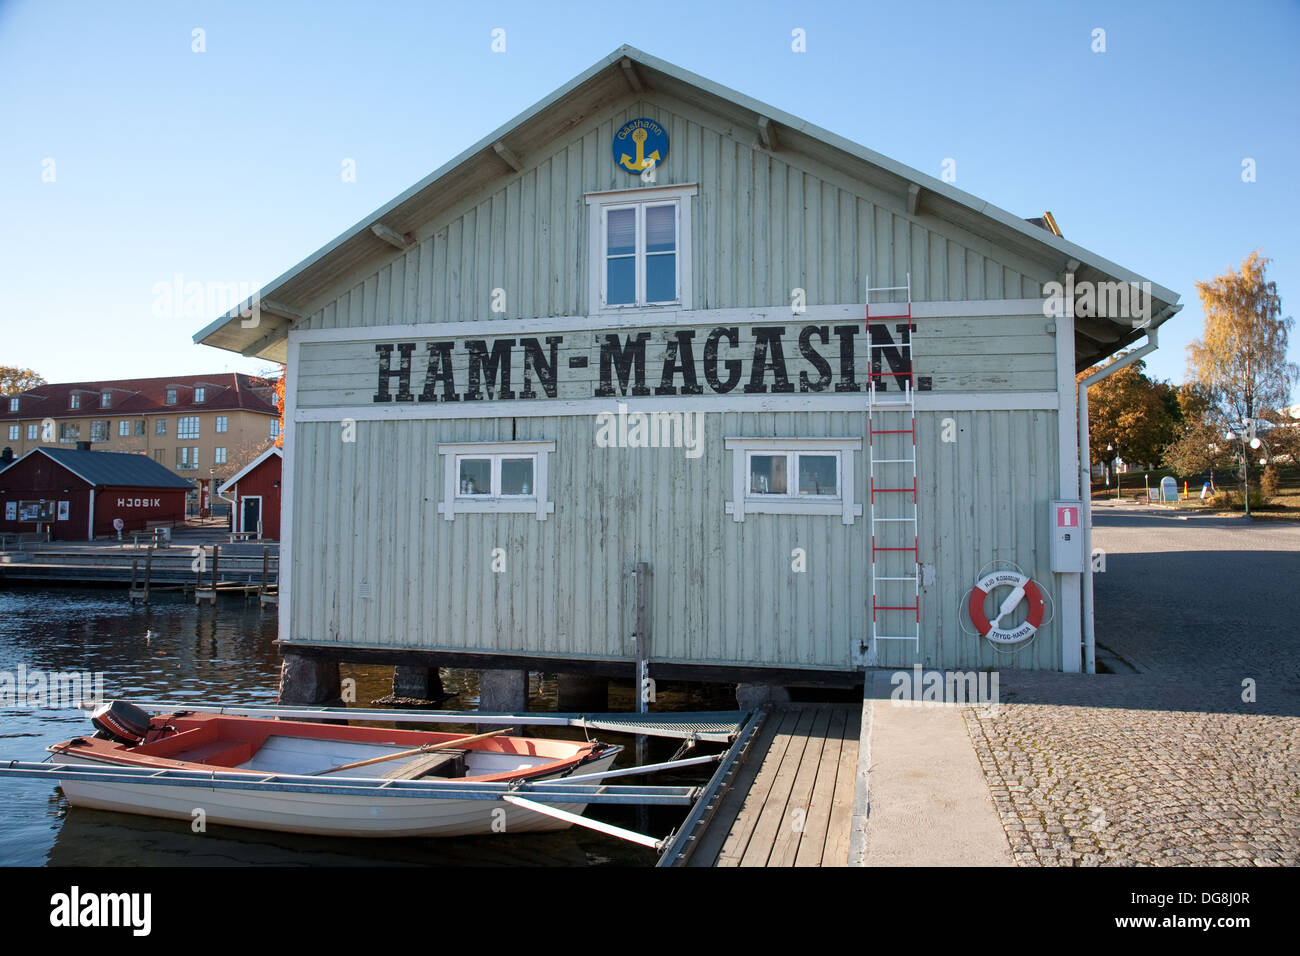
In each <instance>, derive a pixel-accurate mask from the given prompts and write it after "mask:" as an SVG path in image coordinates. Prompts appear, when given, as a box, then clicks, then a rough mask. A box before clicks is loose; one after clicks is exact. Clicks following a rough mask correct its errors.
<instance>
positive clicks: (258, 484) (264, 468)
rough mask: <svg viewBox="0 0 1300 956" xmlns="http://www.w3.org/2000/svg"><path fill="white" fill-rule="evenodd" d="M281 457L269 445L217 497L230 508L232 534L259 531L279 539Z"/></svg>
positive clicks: (272, 538)
mask: <svg viewBox="0 0 1300 956" xmlns="http://www.w3.org/2000/svg"><path fill="white" fill-rule="evenodd" d="M282 462H283V456H282V455H281V453H280V449H278V448H276V447H275V446H272V447H270V448H268V449H267V450H266V451H264V452H262V454H260V455H258V456H257V457H256V458H255V459H253V461H252V462H251V463H250V464H249V465H248V467H247V468H245V469H244V470H243V471H240V472H239V473H238V474H236V475H235V476H234V477H233V478H230V479H229V480H228V481H227V482H226V483H225V484H224V485H222V486H221V487H220V489H218V491H217V494H219V495H221V497H223V498H225V499H226V500H228V501H230V502H231V503H232V504H233V505H234V518H233V520H232V523H231V526H230V528H231V530H232V531H246V532H260V534H259V535H258V537H261V538H270V539H271V540H272V541H279V540H280V466H281V463H282Z"/></svg>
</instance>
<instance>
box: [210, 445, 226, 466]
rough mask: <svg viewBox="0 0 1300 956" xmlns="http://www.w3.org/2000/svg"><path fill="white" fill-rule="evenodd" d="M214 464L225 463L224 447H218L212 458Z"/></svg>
mask: <svg viewBox="0 0 1300 956" xmlns="http://www.w3.org/2000/svg"><path fill="white" fill-rule="evenodd" d="M212 463H213V464H214V465H224V464H225V463H226V449H225V448H218V449H217V450H216V452H215V453H214V457H213V459H212Z"/></svg>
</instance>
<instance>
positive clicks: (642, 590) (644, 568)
mask: <svg viewBox="0 0 1300 956" xmlns="http://www.w3.org/2000/svg"><path fill="white" fill-rule="evenodd" d="M649 585H650V565H649V564H647V563H646V562H645V561H639V562H637V566H636V711H637V713H638V714H644V713H645V712H646V711H648V710H649V709H650V700H649V697H650V693H649V688H650V683H649V679H650V662H649V657H648V655H649V641H650V635H649V633H648V628H649V625H648V604H647V597H648V590H649ZM636 763H637V766H638V767H639V766H641V765H643V764H645V763H646V736H645V734H637V735H636ZM637 817H638V820H639V821H640V825H641V829H642V830H643V831H644V830H646V829H648V828H649V821H650V816H649V808H647V807H645V806H641V807H639V808H638V811H637Z"/></svg>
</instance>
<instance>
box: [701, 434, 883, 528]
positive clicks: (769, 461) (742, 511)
mask: <svg viewBox="0 0 1300 956" xmlns="http://www.w3.org/2000/svg"><path fill="white" fill-rule="evenodd" d="M724 445H725V447H726V448H727V449H728V450H729V451H731V460H732V473H731V495H732V500H731V501H728V502H727V504H726V511H727V514H729V515H731V516H732V518H733V519H735V520H736V521H744V520H745V516H746V515H747V514H784V515H839V516H840V519H841V520H842V521H843V522H844V524H853V520H854V519H855V518H857V517H860V516H861V515H862V505H861V504H859V503H858V502H857V501H855V500H854V499H855V496H856V487H857V486H856V484H855V483H854V459H855V455H856V454H857V453H858V452H860V451H861V450H862V439H861V437H847V438H839V437H835V438H738V437H737V438H727V439H725V440H724Z"/></svg>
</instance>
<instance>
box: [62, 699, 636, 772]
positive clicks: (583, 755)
mask: <svg viewBox="0 0 1300 956" xmlns="http://www.w3.org/2000/svg"><path fill="white" fill-rule="evenodd" d="M180 713H181V714H182V715H183V716H181V717H179V718H178V717H177V715H176V714H160V715H155V716H153V717H152V719H151V721H150V724H151V726H152V725H153V724H154V723H156V722H158V721H161V722H163V723H164V724H165V725H166V724H169V722H170V721H173V720H178V719H179V720H186V721H189V722H191V723H193V724H194V726H192V727H188V728H187V729H186V730H183V731H179V732H178V733H177V734H175V735H173V736H170V737H162V738H159V739H158V740H155V741H150V742H148V743H144V744H141V745H138V746H137V747H130V748H129V747H127V746H125V745H124V744H121V743H118V742H117V741H110V740H105V739H103V738H98V737H94V736H91V735H84V736H78V737H73V738H70V739H69V740H65V741H61V742H59V743H56V744H51V745H50V746H49V747H46V748H45V749H46V752H47V753H50V754H57V755H64V756H69V757H77V758H80V759H83V760H87V761H90V762H96V763H102V764H107V765H111V766H124V767H138V768H144V769H154V770H190V771H194V772H196V773H201V774H209V773H214V772H219V773H230V774H242V775H246V776H250V777H268V776H273V777H302V778H305V779H310V780H317V781H322V782H323V781H325V780H327V779H329V780H374V779H377V778H374V777H341V776H335V775H328V777H327V776H326V775H314V774H289V773H280V772H276V771H273V770H244V769H239V768H238V766H235V767H227V766H223V765H220V764H207V763H202V762H199V761H187V760H178V759H175V758H173V757H169V756H165V755H161V754H153V753H149V752H148V751H145V750H141V749H140V748H142V747H152V746H155V745H158V744H162V743H165V742H167V741H174V740H176V739H177V738H179V737H181V736H183V735H185V734H188V733H194V732H199V733H203V732H204V731H208V730H210V731H211V733H210V734H205V737H212V736H215V737H216V738H217V739H222V737H221V735H220V731H221V729H223V727H233V728H244V729H250V728H253V727H257V728H258V730H259V732H260V730H262V729H264V728H266V726H267V725H273V726H272V728H271V732H268V733H266V734H263V735H261V736H260V740H258V743H257V749H254V750H251V752H250V755H249V758H248V759H250V760H251V759H252V758H253V757H254V756H256V754H257V753H258V751H259V750H260V749H261V747H262V746H264V745H265V743H266V741H267V740H269V739H270V738H271V737H274V736H281V737H289V738H293V739H300V740H326V741H331V740H332V741H337V742H340V743H356V744H370V743H372V740H368V739H366V738H367V737H372V738H373V736H375V735H376V734H383V735H386V736H391V735H394V734H398V735H402V736H409V739H408V740H407V741H402V740H400V739H399V740H397V741H393V740H386V741H384V742H383V744H382V745H384V746H393V747H401V746H402V744H403V743H404V742H406V743H411V744H416V745H417V746H424V745H429V744H437V743H449V742H452V741H455V740H457V739H459V738H460V737H461V736H463V735H459V734H454V733H443V732H437V731H434V732H429V731H418V730H400V729H394V728H373V727H353V726H350V725H339V724H318V723H312V722H309V721H284V720H268V719H266V718H260V717H235V716H229V715H221V714H188V713H185V712H180ZM467 716H472V715H467ZM285 730H288V731H290V732H289V733H283V732H282V731H285ZM295 730H297V731H300V732H298V733H294V732H293V731H295ZM301 731H311V732H310V733H304V732H301ZM330 731H332V732H334V733H330ZM338 731H344V732H347V733H346V735H345V736H343V737H340V736H338V733H337V732H338ZM253 736H258V735H257V734H254V735H253ZM430 738H434V739H430ZM438 738H441V739H438ZM229 739H230V740H231V741H232V744H235V743H237V742H238V741H240V740H241V739H242V740H243V742H244V743H247V742H248V740H247V738H240V737H238V736H234V737H231V738H229ZM191 742H193V743H197V742H198V741H191ZM515 742H522V743H524V746H522V747H517V748H516V747H514V746H510V747H509V748H508V747H507V745H513V744H515ZM537 744H542V745H544V746H545V747H546V748H547V749H550V748H551V747H554V746H560V747H572V748H573V753H571V754H570V755H569V756H565V757H557V758H555V759H552V760H549V761H547V762H545V763H540V764H536V765H535V766H532V767H522V768H517V769H515V770H507V771H500V772H497V773H490V774H479V775H477V776H473V777H469V776H466V777H454V778H453V777H448V778H434V779H440V780H445V781H446V782H448V783H456V782H460V781H464V782H469V783H511V782H514V781H517V780H521V779H522V780H528V779H531V778H534V777H539V778H540V777H547V776H554V775H561V776H562V775H564V774H566V773H571V772H573V771H575V770H577V769H579V768H580V767H582V765H583V764H585V763H588V762H591V761H592V760H596V759H599V757H600V756H601V755H603V754H605V753H607V752H608V749H609V747H610V746H611V745H608V744H603V743H601V742H600V741H593V740H588V741H567V740H558V739H555V738H545V737H522V736H504V735H503V736H500V737H488V738H481V739H479V740H472V741H467V742H466V744H465V747H464V748H463V749H466V750H476V751H479V752H481V753H489V754H496V755H500V756H505V757H510V756H519V757H529V756H541V757H545V756H547V755H546V754H538V753H536V751H537V749H538V747H537ZM530 749H531V750H533V751H534V752H533V753H529V752H528V751H529V750H530ZM618 749H619V750H621V749H622V748H621V747H620V748H618ZM179 752H180V753H183V752H184V751H183V750H182V751H179ZM412 756H414V755H412Z"/></svg>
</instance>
